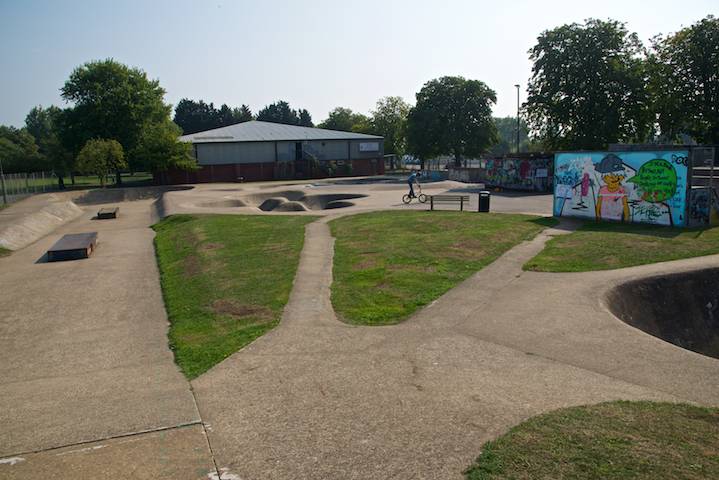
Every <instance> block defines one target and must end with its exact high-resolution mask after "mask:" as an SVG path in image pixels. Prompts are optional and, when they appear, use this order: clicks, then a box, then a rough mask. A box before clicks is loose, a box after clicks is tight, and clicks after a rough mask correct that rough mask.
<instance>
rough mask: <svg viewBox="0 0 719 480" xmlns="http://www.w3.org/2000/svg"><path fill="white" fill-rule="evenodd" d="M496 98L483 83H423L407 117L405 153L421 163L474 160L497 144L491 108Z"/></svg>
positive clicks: (458, 79) (450, 80)
mask: <svg viewBox="0 0 719 480" xmlns="http://www.w3.org/2000/svg"><path fill="white" fill-rule="evenodd" d="M496 102H497V95H496V94H495V92H494V90H492V89H491V88H489V87H488V86H487V85H486V84H485V83H484V82H481V81H479V80H467V79H465V78H463V77H442V78H438V79H435V80H430V81H429V82H427V83H425V84H424V86H423V87H422V89H421V90H420V91H419V92H418V93H417V103H416V105H415V106H414V107H413V108H412V109H410V111H409V114H408V116H407V145H408V150H409V152H411V153H412V154H414V155H415V156H417V157H419V158H420V159H421V160H422V162H423V163H424V160H426V159H429V158H432V157H435V156H438V155H453V156H454V160H455V164H456V165H460V161H461V158H462V157H477V156H479V155H481V154H482V153H484V152H485V151H486V149H487V148H488V147H490V146H491V145H493V144H494V143H496V141H497V129H496V127H495V125H494V122H493V121H492V105H493V104H494V103H496Z"/></svg>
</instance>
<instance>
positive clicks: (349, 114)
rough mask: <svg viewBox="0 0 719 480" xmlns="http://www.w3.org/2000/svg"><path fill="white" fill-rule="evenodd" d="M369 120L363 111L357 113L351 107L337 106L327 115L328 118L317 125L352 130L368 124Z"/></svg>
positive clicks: (332, 128) (344, 130) (346, 130)
mask: <svg viewBox="0 0 719 480" xmlns="http://www.w3.org/2000/svg"><path fill="white" fill-rule="evenodd" d="M369 120H370V119H369V117H367V116H366V115H362V114H361V113H355V112H353V111H352V109H351V108H345V107H337V108H335V109H334V110H332V111H331V112H330V113H329V114H328V115H327V119H326V120H324V121H323V122H321V123H320V124H319V125H317V126H318V127H319V128H326V129H328V130H339V131H342V132H352V131H354V129H355V128H357V127H361V126H362V125H367V124H368V123H369Z"/></svg>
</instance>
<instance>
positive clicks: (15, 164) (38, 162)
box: [0, 125, 46, 173]
mask: <svg viewBox="0 0 719 480" xmlns="http://www.w3.org/2000/svg"><path fill="white" fill-rule="evenodd" d="M0 163H2V166H3V171H4V172H5V173H21V172H34V171H38V170H42V169H43V168H45V167H46V165H45V164H44V162H43V157H42V156H41V155H40V153H39V151H38V147H37V144H36V143H35V139H34V138H33V136H32V135H30V133H29V132H28V131H27V130H26V129H24V128H23V129H18V128H15V127H6V126H4V125H0Z"/></svg>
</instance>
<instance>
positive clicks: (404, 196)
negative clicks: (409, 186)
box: [402, 193, 412, 204]
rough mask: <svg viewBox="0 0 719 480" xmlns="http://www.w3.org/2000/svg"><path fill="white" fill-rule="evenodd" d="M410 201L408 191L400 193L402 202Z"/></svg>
mask: <svg viewBox="0 0 719 480" xmlns="http://www.w3.org/2000/svg"><path fill="white" fill-rule="evenodd" d="M411 201H412V197H410V196H409V194H408V193H405V194H404V195H402V202H404V203H405V204H407V203H409V202H411Z"/></svg>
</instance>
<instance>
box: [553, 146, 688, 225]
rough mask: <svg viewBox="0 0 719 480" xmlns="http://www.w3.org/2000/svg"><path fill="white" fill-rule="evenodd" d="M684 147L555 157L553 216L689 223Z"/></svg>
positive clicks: (566, 154)
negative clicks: (666, 149)
mask: <svg viewBox="0 0 719 480" xmlns="http://www.w3.org/2000/svg"><path fill="white" fill-rule="evenodd" d="M688 158H689V152H688V151H686V150H677V151H658V152H578V153H558V154H556V155H555V170H554V215H555V216H558V217H560V216H567V217H569V216H572V217H585V218H592V219H596V220H608V221H616V222H636V223H653V224H658V225H673V226H684V225H685V224H686V218H685V212H686V190H687V165H688Z"/></svg>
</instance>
